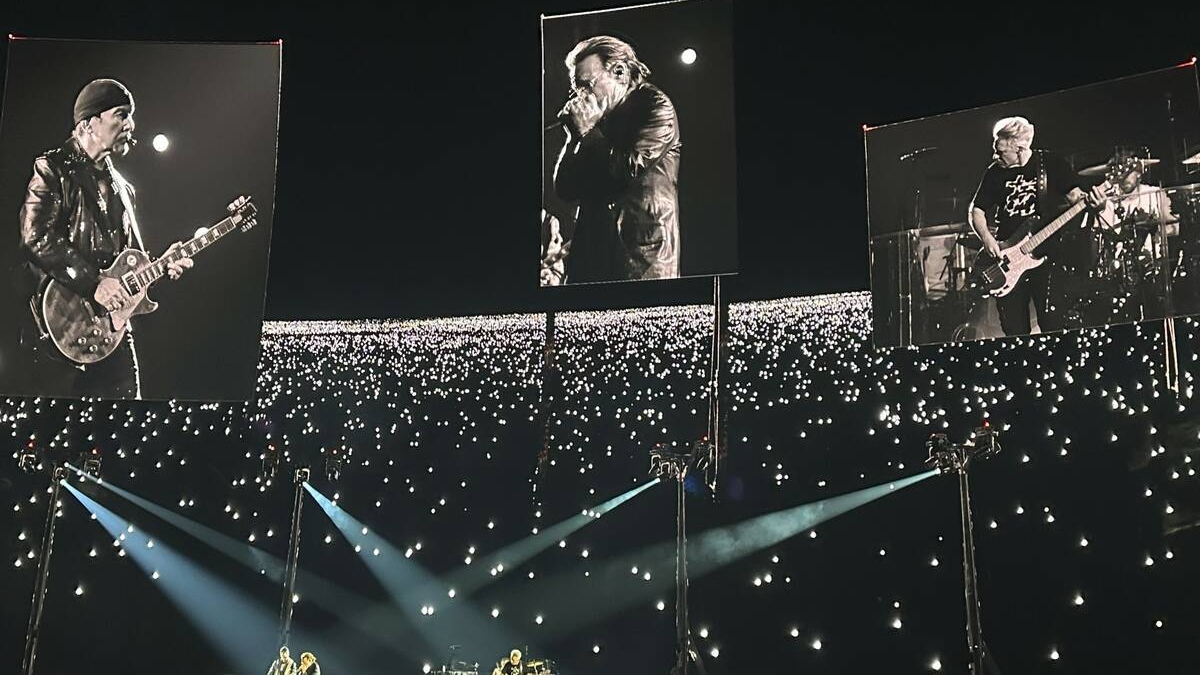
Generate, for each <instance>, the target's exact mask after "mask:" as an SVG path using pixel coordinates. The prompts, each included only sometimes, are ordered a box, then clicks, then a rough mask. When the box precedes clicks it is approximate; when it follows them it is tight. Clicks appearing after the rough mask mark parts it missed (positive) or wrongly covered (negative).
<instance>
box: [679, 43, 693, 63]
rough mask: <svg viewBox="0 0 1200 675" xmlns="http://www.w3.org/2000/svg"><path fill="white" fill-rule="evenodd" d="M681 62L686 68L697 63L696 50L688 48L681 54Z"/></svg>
mask: <svg viewBox="0 0 1200 675" xmlns="http://www.w3.org/2000/svg"><path fill="white" fill-rule="evenodd" d="M679 60H680V61H683V64H684V65H686V66H690V65H692V64H693V63H695V62H696V50H695V49H692V48H691V47H688V48H687V49H685V50H683V51H682V52H681V53H680V54H679Z"/></svg>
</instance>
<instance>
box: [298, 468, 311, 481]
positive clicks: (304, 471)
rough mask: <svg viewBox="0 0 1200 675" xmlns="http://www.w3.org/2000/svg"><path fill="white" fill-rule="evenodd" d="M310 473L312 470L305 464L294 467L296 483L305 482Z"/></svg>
mask: <svg viewBox="0 0 1200 675" xmlns="http://www.w3.org/2000/svg"><path fill="white" fill-rule="evenodd" d="M311 475H312V471H310V470H309V468H308V467H307V466H302V467H300V468H299V469H296V483H307V482H308V479H309V478H310V477H311Z"/></svg>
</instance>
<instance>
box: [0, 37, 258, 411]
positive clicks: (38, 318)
mask: <svg viewBox="0 0 1200 675" xmlns="http://www.w3.org/2000/svg"><path fill="white" fill-rule="evenodd" d="M281 50H282V45H281V43H280V42H278V41H276V42H269V43H261V44H211V43H198V44H196V43H157V42H156V43H151V42H116V41H73V40H54V39H30V38H21V37H10V39H9V41H8V67H7V75H6V80H5V87H4V106H3V118H2V120H0V215H2V216H3V217H2V218H0V233H3V236H0V269H3V271H4V272H5V273H6V276H5V279H4V283H3V284H2V285H0V289H3V290H2V291H0V333H2V336H0V395H5V396H43V397H61V398H89V399H105V400H110V399H111V400H120V399H153V400H168V399H176V400H189V401H247V400H249V399H250V398H252V396H253V395H254V388H255V384H256V381H257V367H258V356H259V349H260V344H261V335H262V319H263V308H264V300H265V291H266V282H267V258H268V253H269V249H270V241H271V225H272V220H273V214H274V201H275V159H276V148H277V138H278V124H279V92H280V62H281V61H280V60H281V53H282V52H281Z"/></svg>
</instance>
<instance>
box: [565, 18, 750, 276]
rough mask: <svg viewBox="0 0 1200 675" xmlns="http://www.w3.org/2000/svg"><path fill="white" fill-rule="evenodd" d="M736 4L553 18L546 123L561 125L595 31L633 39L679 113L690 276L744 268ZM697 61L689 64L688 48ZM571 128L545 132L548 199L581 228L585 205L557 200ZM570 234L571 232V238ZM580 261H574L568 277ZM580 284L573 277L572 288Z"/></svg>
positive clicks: (684, 259)
mask: <svg viewBox="0 0 1200 675" xmlns="http://www.w3.org/2000/svg"><path fill="white" fill-rule="evenodd" d="M732 15H733V12H732V2H731V1H730V0H703V1H701V2H679V3H669V4H665V5H655V6H652V7H641V8H638V9H634V10H628V11H621V12H600V13H595V14H586V15H576V16H563V17H546V18H545V19H544V20H543V24H542V32H543V42H542V49H543V59H544V64H543V67H544V68H545V71H544V72H545V76H544V83H545V87H544V89H543V99H542V120H543V123H544V124H549V123H550V122H553V121H554V118H555V116H556V115H557V114H558V111H559V110H561V109H562V106H563V102H564V101H565V100H566V99H567V95H568V85H569V82H568V80H567V69H566V65H565V63H564V61H563V59H564V58H565V57H566V55H567V53H568V52H569V51H570V50H571V49H572V48H573V47H574V46H575V45H576V44H577V43H578V42H579V41H580V40H584V39H586V38H589V37H592V36H595V35H613V36H615V37H619V38H621V39H623V40H626V41H627V42H629V44H631V45H632V46H633V48H634V51H635V52H637V55H638V59H639V60H640V61H642V62H643V63H645V64H646V65H647V66H649V67H650V71H651V72H650V77H649V78H648V81H649V82H650V83H652V84H654V85H656V86H657V87H658V88H659V89H662V90H663V92H664V93H666V95H667V96H668V97H670V98H671V101H672V103H674V104H675V113H676V115H677V116H678V117H679V130H680V139H681V140H682V142H683V149H682V154H681V158H680V168H679V232H680V249H679V252H680V261H679V267H680V275H681V276H685V277H686V276H694V275H702V274H722V273H729V272H736V271H737V164H736V162H737V153H736V147H735V142H734V136H733V134H734V128H735V127H734V111H733V108H734V106H733V102H734V91H733V86H734V83H733V65H734V64H733V45H732V42H731V40H732V35H731V29H730V23H729V20H730V18H731V17H732ZM689 47H690V48H692V49H695V50H696V53H697V59H696V62H695V63H693V64H692V65H690V66H689V65H684V64H683V62H682V61H680V59H679V55H680V53H681V52H682V51H683V50H684V49H686V48H689ZM563 137H564V133H563V132H562V131H561V130H557V129H556V130H554V131H551V132H547V133H546V135H545V139H544V142H545V146H544V148H545V149H544V156H543V161H542V186H543V187H542V194H543V201H544V203H545V204H546V207H547V210H548V211H550V212H551V213H553V214H555V215H556V216H557V217H558V218H559V219H560V220H561V221H563V224H564V228H572V227H573V226H574V222H573V221H574V218H573V216H574V213H575V204H576V203H575V202H570V203H567V202H563V201H562V200H560V199H558V198H557V196H556V195H555V194H554V183H553V180H554V165H555V163H556V162H557V160H558V154H559V152H560V151H561V150H562V144H563ZM570 232H571V230H570V229H566V230H565V232H564V236H569V233H570ZM569 266H570V261H569V260H568V271H569ZM569 281H570V280H569V279H568V282H569Z"/></svg>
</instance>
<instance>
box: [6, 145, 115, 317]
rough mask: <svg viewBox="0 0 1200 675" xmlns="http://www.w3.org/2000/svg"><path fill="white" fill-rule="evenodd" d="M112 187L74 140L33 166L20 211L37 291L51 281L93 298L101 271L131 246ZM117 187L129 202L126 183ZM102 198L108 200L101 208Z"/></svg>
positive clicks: (106, 174)
mask: <svg viewBox="0 0 1200 675" xmlns="http://www.w3.org/2000/svg"><path fill="white" fill-rule="evenodd" d="M113 183H114V181H113V177H112V175H111V174H110V173H109V172H108V170H107V169H103V168H98V167H97V166H96V163H95V162H93V161H92V160H91V158H89V157H88V156H87V155H86V154H84V152H83V151H82V150H81V149H80V147H79V145H78V144H77V143H76V142H75V140H74V139H70V140H68V141H67V142H66V143H64V144H63V145H62V147H59V148H55V149H53V150H49V151H47V152H45V153H43V154H42V155H40V156H39V157H38V158H37V159H35V160H34V162H33V177H32V178H30V180H29V187H28V189H27V190H26V193H25V203H24V204H23V205H22V206H21V249H22V252H23V253H24V254H25V261H26V267H27V269H28V270H29V272H30V273H31V275H32V277H33V282H34V283H35V284H36V286H35V287H37V286H40V284H41V282H42V281H43V280H44V279H45V278H46V277H47V276H49V277H52V278H54V279H55V280H56V281H59V282H61V283H62V284H64V285H66V287H67V288H70V289H71V290H72V291H74V292H76V293H78V294H79V295H81V296H83V297H86V298H91V297H92V295H93V294H94V293H95V291H96V285H97V284H98V283H99V280H100V276H99V275H100V271H101V270H103V269H105V268H107V267H108V266H109V265H111V264H112V263H113V261H114V260H115V258H116V255H117V254H118V253H120V252H121V251H123V250H124V249H125V248H127V247H128V246H130V245H131V244H132V241H131V240H132V236H131V230H130V228H129V226H128V224H127V222H126V218H125V207H124V204H123V202H122V201H121V197H120V195H119V194H118V193H117V192H116V191H115V190H114V189H113ZM117 183H118V184H119V185H122V186H123V187H124V189H126V190H127V191H128V192H129V193H130V194H129V197H130V199H131V200H132V194H131V192H132V189H131V188H129V185H128V183H127V182H125V181H124V180H120V181H117ZM101 195H107V197H108V199H106V200H103V201H104V202H105V203H104V204H103V206H102V205H101V202H102V196H101ZM130 203H132V201H131V202H130Z"/></svg>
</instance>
